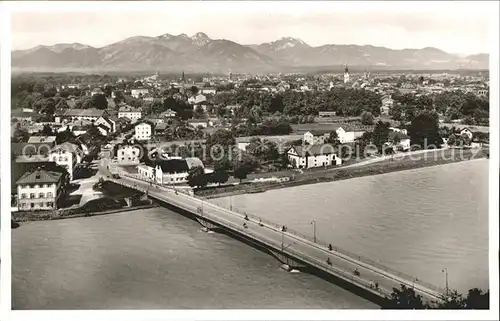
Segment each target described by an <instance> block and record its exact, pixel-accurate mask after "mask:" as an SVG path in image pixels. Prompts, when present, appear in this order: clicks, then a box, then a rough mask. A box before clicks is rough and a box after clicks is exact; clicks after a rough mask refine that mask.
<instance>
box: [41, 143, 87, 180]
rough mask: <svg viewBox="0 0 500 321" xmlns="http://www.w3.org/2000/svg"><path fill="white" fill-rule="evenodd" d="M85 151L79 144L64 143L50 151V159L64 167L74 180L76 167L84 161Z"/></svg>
mask: <svg viewBox="0 0 500 321" xmlns="http://www.w3.org/2000/svg"><path fill="white" fill-rule="evenodd" d="M82 157H83V151H82V150H81V149H80V148H79V147H78V145H75V144H71V143H68V142H66V143H63V144H61V145H57V146H56V147H54V148H53V149H52V150H51V151H50V153H49V160H50V161H52V162H55V163H56V164H57V165H59V166H61V167H64V168H65V169H66V170H67V171H68V174H69V179H70V180H73V171H74V170H75V167H76V166H77V165H78V164H80V163H81V162H82Z"/></svg>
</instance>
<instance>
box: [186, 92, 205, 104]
mask: <svg viewBox="0 0 500 321" xmlns="http://www.w3.org/2000/svg"><path fill="white" fill-rule="evenodd" d="M205 101H207V97H206V96H205V95H202V94H198V95H196V96H192V97H189V98H188V103H189V104H191V105H197V104H201V103H202V102H205Z"/></svg>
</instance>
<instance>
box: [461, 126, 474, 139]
mask: <svg viewBox="0 0 500 321" xmlns="http://www.w3.org/2000/svg"><path fill="white" fill-rule="evenodd" d="M462 135H466V136H467V137H469V139H472V137H473V136H474V134H473V133H472V131H471V130H470V129H469V128H467V127H464V128H462V129H461V130H460V136H462Z"/></svg>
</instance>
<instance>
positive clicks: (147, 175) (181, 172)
mask: <svg viewBox="0 0 500 321" xmlns="http://www.w3.org/2000/svg"><path fill="white" fill-rule="evenodd" d="M194 167H202V168H204V166H203V162H202V161H201V160H200V159H199V158H196V157H189V158H185V159H181V158H169V159H164V160H159V161H157V162H154V163H153V162H148V163H145V164H140V165H139V166H137V171H138V173H139V176H142V177H143V178H144V179H147V180H151V181H154V182H156V183H158V184H162V185H175V184H185V183H187V177H188V175H189V170H190V169H192V168H194Z"/></svg>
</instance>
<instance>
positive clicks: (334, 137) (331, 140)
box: [326, 130, 340, 146]
mask: <svg viewBox="0 0 500 321" xmlns="http://www.w3.org/2000/svg"><path fill="white" fill-rule="evenodd" d="M326 143H327V144H331V145H332V146H338V145H340V140H339V135H338V134H337V132H336V131H335V130H334V131H332V132H331V133H330V137H328V139H327V140H326Z"/></svg>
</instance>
